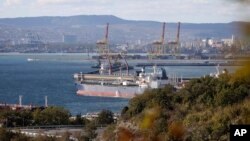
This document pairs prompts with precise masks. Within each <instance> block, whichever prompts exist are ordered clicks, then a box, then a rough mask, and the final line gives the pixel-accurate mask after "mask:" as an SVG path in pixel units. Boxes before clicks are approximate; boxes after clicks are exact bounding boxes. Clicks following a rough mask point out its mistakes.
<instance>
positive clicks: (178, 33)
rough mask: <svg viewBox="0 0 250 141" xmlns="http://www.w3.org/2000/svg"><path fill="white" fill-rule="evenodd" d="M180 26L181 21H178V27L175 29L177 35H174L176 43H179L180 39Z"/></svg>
mask: <svg viewBox="0 0 250 141" xmlns="http://www.w3.org/2000/svg"><path fill="white" fill-rule="evenodd" d="M180 27H181V23H180V22H178V29H177V36H176V43H177V44H179V40H180Z"/></svg>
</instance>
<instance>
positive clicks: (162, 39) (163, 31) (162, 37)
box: [161, 22, 166, 44]
mask: <svg viewBox="0 0 250 141" xmlns="http://www.w3.org/2000/svg"><path fill="white" fill-rule="evenodd" d="M165 24H166V23H165V22H164V23H163V25H162V35H161V43H162V44H163V43H164V36H165Z"/></svg>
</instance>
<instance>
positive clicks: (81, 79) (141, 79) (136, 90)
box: [73, 65, 169, 98]
mask: <svg viewBox="0 0 250 141" xmlns="http://www.w3.org/2000/svg"><path fill="white" fill-rule="evenodd" d="M127 68H128V67H127ZM73 77H74V79H75V85H76V87H77V92H76V93H77V95H81V96H100V97H117V98H133V97H134V96H136V95H140V94H142V93H143V92H144V91H145V90H146V89H156V88H161V87H164V86H165V85H166V84H168V83H169V81H168V77H167V73H166V70H165V69H164V68H160V69H158V68H157V67H156V66H153V71H152V72H145V68H142V69H141V70H140V71H135V72H134V73H132V74H130V73H128V70H127V72H125V73H124V71H121V70H120V72H118V73H112V69H111V68H109V69H106V68H105V67H104V66H103V65H101V68H100V69H99V73H97V74H92V73H85V74H83V73H76V74H74V75H73Z"/></svg>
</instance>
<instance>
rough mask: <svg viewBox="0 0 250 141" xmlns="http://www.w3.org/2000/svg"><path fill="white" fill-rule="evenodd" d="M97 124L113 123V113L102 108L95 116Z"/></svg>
mask: <svg viewBox="0 0 250 141" xmlns="http://www.w3.org/2000/svg"><path fill="white" fill-rule="evenodd" d="M96 120H97V123H98V124H111V123H114V115H113V112H111V111H110V110H102V111H101V112H100V113H99V114H98V117H97V119H96Z"/></svg>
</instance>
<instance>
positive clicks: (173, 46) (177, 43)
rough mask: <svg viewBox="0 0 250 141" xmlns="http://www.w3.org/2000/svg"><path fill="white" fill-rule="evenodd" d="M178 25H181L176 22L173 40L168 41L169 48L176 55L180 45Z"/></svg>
mask: <svg viewBox="0 0 250 141" xmlns="http://www.w3.org/2000/svg"><path fill="white" fill-rule="evenodd" d="M180 27H181V23H180V22H178V27H177V35H176V39H175V41H172V42H168V45H169V47H170V49H173V55H176V53H177V52H178V49H179V46H180Z"/></svg>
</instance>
